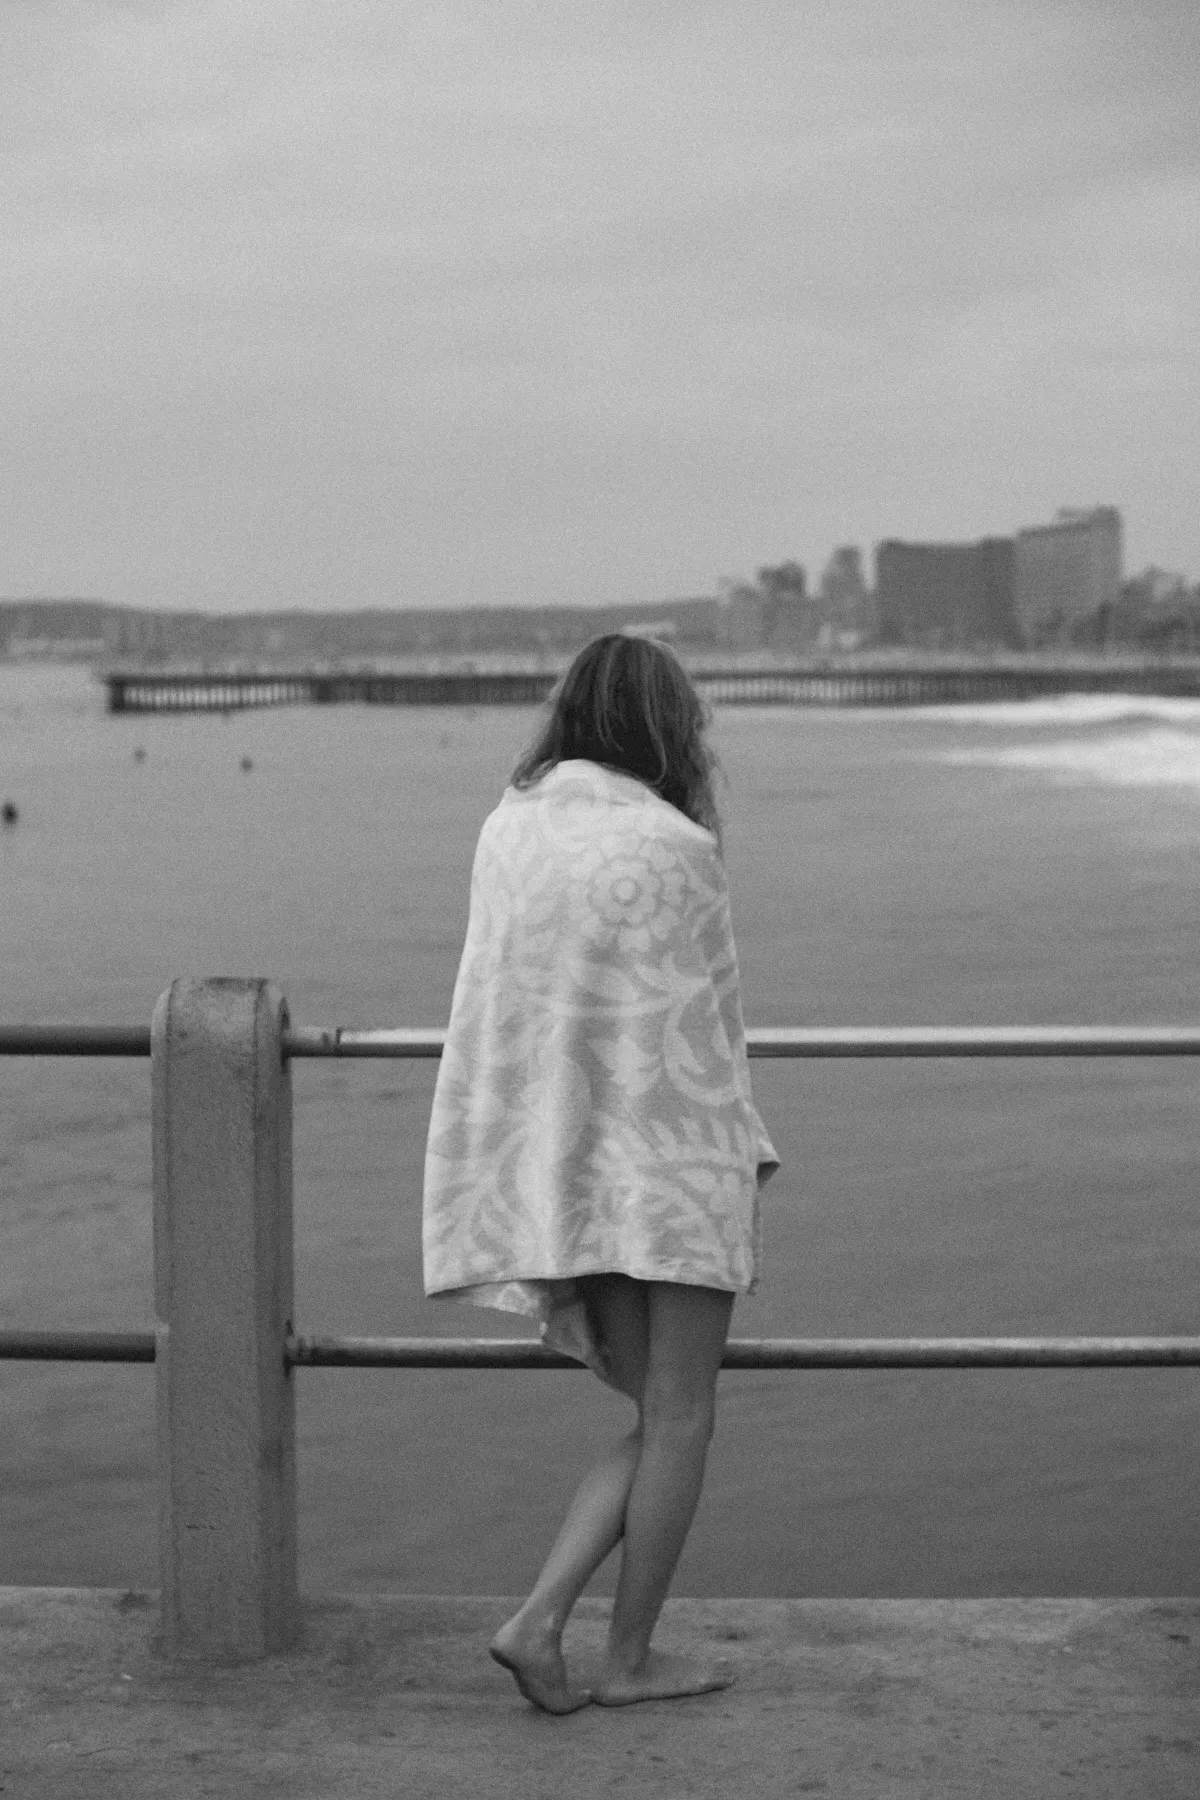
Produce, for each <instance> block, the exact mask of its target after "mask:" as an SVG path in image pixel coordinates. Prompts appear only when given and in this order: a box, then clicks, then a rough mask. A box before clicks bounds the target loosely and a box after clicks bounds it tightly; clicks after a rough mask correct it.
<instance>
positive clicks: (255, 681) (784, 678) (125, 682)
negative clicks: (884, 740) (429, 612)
mask: <svg viewBox="0 0 1200 1800" xmlns="http://www.w3.org/2000/svg"><path fill="white" fill-rule="evenodd" d="M556 679H557V675H556V673H555V671H553V670H546V669H451V670H405V671H400V672H396V671H392V672H372V671H360V672H357V673H354V672H348V671H342V672H334V673H329V672H324V673H322V672H319V671H299V672H296V673H291V674H284V673H279V674H261V673H259V674H229V673H212V674H204V673H172V672H153V673H149V672H141V673H119V672H114V673H112V674H109V675H106V676H105V677H104V680H105V686H106V688H107V692H108V710H109V712H111V713H184V712H188V713H191V712H216V713H229V712H235V711H241V710H242V709H244V708H246V707H263V706H296V705H305V704H308V705H322V706H331V705H345V704H351V703H356V704H359V705H366V706H538V705H540V704H541V703H542V701H544V700H545V699H546V697H547V696H548V695H549V693H550V691H551V689H552V688H553V686H554V683H555V681H556ZM692 679H693V680H694V682H695V683H696V686H697V687H698V688H699V689H700V691H701V692H702V693H703V694H704V695H705V697H706V698H707V699H708V700H710V701H712V702H714V703H715V704H718V705H729V706H889V707H890V706H946V705H955V704H961V703H963V702H971V701H974V702H979V701H995V700H1035V699H1041V698H1049V697H1053V696H1056V695H1061V694H1129V693H1133V694H1161V695H1167V696H1174V697H1179V698H1200V663H1159V664H1154V663H1142V662H1137V663H1134V662H1115V661H1114V662H1108V663H1079V664H1070V663H1060V664H1027V665H1021V664H1018V663H1014V664H1002V665H989V664H982V665H962V666H957V667H949V666H939V665H932V664H931V665H929V666H923V667H911V666H903V665H885V664H880V665H877V666H872V665H865V664H864V665H856V666H853V667H849V666H848V667H841V668H838V667H825V666H822V665H815V664H795V665H792V666H787V667H784V666H778V667H761V668H724V669H722V668H697V669H693V670H692Z"/></svg>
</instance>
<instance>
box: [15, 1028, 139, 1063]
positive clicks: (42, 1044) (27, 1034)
mask: <svg viewBox="0 0 1200 1800" xmlns="http://www.w3.org/2000/svg"><path fill="white" fill-rule="evenodd" d="M149 1054H150V1027H149V1026H148V1025H0V1056H149Z"/></svg>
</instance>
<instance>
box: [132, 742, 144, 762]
mask: <svg viewBox="0 0 1200 1800" xmlns="http://www.w3.org/2000/svg"><path fill="white" fill-rule="evenodd" d="M133 760H134V762H145V760H146V751H145V748H144V747H143V745H141V744H139V745H138V747H137V749H136V750H135V751H134V753H133Z"/></svg>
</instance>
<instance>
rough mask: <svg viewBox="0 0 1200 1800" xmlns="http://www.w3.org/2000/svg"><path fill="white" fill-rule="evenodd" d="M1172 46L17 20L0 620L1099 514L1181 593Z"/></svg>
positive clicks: (929, 21) (812, 546)
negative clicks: (47, 605)
mask: <svg viewBox="0 0 1200 1800" xmlns="http://www.w3.org/2000/svg"><path fill="white" fill-rule="evenodd" d="M1198 89H1200V13H1198V12H1197V10H1196V8H1195V7H1194V5H1192V4H1191V0H1149V3H1145V4H1140V5H1135V4H1132V3H1131V0H1092V3H1091V4H1089V5H1087V6H1081V5H1078V4H1071V3H1068V0H1050V3H1048V4H1043V5H1041V6H1039V7H1036V8H1034V7H1030V6H1028V5H1024V4H1019V3H1018V0H998V3H997V4H996V5H995V6H992V7H989V8H986V9H980V8H978V7H977V6H973V5H970V4H967V3H966V0H903V3H902V4H900V5H899V6H884V5H882V4H880V3H878V0H851V3H850V4H848V5H847V6H845V7H843V8H839V9H836V11H834V12H829V13H822V14H821V15H820V16H811V15H810V13H809V10H808V9H798V8H794V7H792V6H789V5H784V4H782V0H754V3H752V4H750V5H748V6H746V7H743V8H738V9H732V8H723V7H720V6H718V5H716V4H715V3H706V0H695V3H684V0H679V3H673V4H667V3H665V0H664V3H662V4H653V5H649V6H638V7H633V6H632V5H623V4H621V5H619V4H612V3H609V4H602V5H600V6H594V7H583V6H581V5H569V6H567V7H564V8H560V9H555V10H554V11H553V12H552V13H550V14H547V11H546V9H539V8H535V7H533V6H532V5H527V4H516V3H506V4H502V5H501V6H499V7H494V6H493V7H485V6H482V5H474V4H468V5H464V6H462V7H459V8H455V9H454V10H453V13H452V15H450V16H447V15H446V13H445V11H444V10H443V9H436V8H433V7H425V6H414V7H408V8H404V9H399V10H397V9H392V8H389V7H386V6H385V5H384V4H383V3H382V0H363V3H362V4H360V5H358V6H356V7H354V8H335V7H333V6H332V5H331V4H328V3H327V0H314V3H313V4H311V5H308V6H306V7H305V8H303V9H299V10H297V9H290V8H284V7H283V6H282V5H281V4H279V0H262V3H261V4H258V5H256V6H255V7H254V8H252V9H246V8H242V7H236V6H234V5H233V4H232V0H196V4H194V5H193V6H190V7H189V8H186V9H185V8H181V7H173V6H163V7H154V6H149V5H137V6H134V5H116V4H107V3H104V0H80V3H79V4H76V5H73V6H71V7H67V6H57V5H50V6H47V7H39V8H36V9H35V8H21V7H14V8H8V9H5V11H4V15H3V18H2V19H0V150H2V152H3V169H2V173H0V186H2V190H3V199H4V205H3V208H2V210H0V218H2V219H3V221H4V223H3V225H2V226H0V232H2V239H0V248H2V249H3V254H4V268H5V273H4V275H3V276H2V277H0V281H3V283H4V287H5V297H6V331H5V333H4V334H3V337H2V338H0V381H2V382H3V385H4V391H5V393H6V404H7V410H8V417H9V431H8V433H7V434H6V440H5V443H4V446H3V447H2V448H0V494H3V496H4V498H3V500H2V501H0V517H2V519H3V526H4V529H3V531H0V592H4V593H6V594H11V595H22V596H32V595H53V594H72V593H75V594H78V593H85V594H96V595H103V596H104V597H105V598H106V599H109V600H111V601H112V602H113V603H114V604H118V605H133V606H140V607H144V608H159V607H161V608H166V609H173V608H178V609H180V610H187V609H197V608H198V609H201V610H204V611H209V612H233V611H241V610H262V611H271V610H277V609H279V608H281V607H290V606H299V607H302V608H305V609H309V610H324V609H330V610H339V609H343V608H345V609H354V608H359V607H392V606H401V607H406V606H455V605H463V606H469V605H481V604H495V605H498V606H505V605H514V604H524V605H530V606H543V605H550V604H556V603H558V604H564V603H565V604H579V605H601V604H611V605H618V606H619V605H636V604H640V603H647V602H652V601H653V600H654V599H655V597H656V596H674V595H685V594H702V593H712V592H714V591H717V589H718V588H719V586H720V583H721V582H722V580H723V579H724V580H726V581H729V582H734V583H736V582H738V581H741V580H745V579H747V578H749V577H750V576H751V574H752V572H753V571H754V570H755V569H756V568H757V567H759V566H762V565H764V564H773V563H778V562H780V561H782V560H783V559H786V558H788V557H799V558H801V559H802V560H803V561H804V562H805V563H806V565H807V567H808V568H809V570H810V573H811V574H812V575H813V576H814V577H815V575H816V574H817V573H818V572H819V570H820V568H821V567H822V566H823V564H824V561H825V560H826V558H827V557H828V556H829V555H830V554H831V553H832V552H833V550H834V549H835V548H837V547H838V546H841V545H845V544H864V545H871V544H872V543H874V542H878V541H880V540H881V539H882V538H885V537H895V538H898V539H904V540H913V541H923V542H937V541H947V540H950V541H957V540H977V539H979V538H982V537H984V536H989V535H993V536H995V535H1011V534H1015V533H1016V532H1017V531H1018V530H1019V529H1020V528H1021V527H1022V526H1025V525H1028V524H1030V523H1031V522H1033V521H1036V520H1038V519H1042V518H1049V517H1050V516H1052V514H1053V512H1054V510H1055V509H1056V508H1057V507H1059V506H1083V507H1087V506H1093V505H1099V504H1103V503H1105V502H1108V501H1112V502H1114V503H1116V504H1118V505H1119V506H1120V509H1121V513H1122V517H1123V520H1124V523H1125V546H1126V567H1127V568H1128V569H1137V568H1141V567H1143V566H1145V565H1146V564H1149V563H1155V564H1160V565H1162V566H1164V567H1166V568H1169V569H1178V570H1180V571H1181V572H1182V573H1183V574H1185V575H1186V576H1187V578H1188V579H1189V580H1194V579H1195V578H1196V577H1197V575H1200V516H1198V514H1197V510H1196V508H1195V505H1194V499H1193V490H1194V486H1195V470H1196V467H1197V463H1198V461H1200V380H1198V379H1197V377H1198V376H1200V325H1198V323H1197V321H1198V320H1200V304H1198V302H1197V293H1198V291H1200V242H1198V241H1197V234H1196V233H1195V231H1194V220H1195V218H1196V217H1197V216H1198V215H1200V144H1198V141H1197V139H1196V134H1195V130H1194V119H1195V114H1196V102H1197V99H1198V98H1200V93H1198Z"/></svg>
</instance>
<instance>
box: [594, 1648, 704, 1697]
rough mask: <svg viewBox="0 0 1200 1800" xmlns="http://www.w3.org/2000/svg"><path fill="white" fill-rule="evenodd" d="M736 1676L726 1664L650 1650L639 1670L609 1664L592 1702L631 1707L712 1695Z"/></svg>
mask: <svg viewBox="0 0 1200 1800" xmlns="http://www.w3.org/2000/svg"><path fill="white" fill-rule="evenodd" d="M735 1680H736V1676H735V1675H734V1673H733V1671H732V1670H731V1669H730V1668H729V1666H728V1664H726V1663H706V1662H701V1661H699V1660H698V1659H696V1658H694V1657H691V1656H673V1655H671V1653H670V1652H669V1651H665V1650H651V1652H650V1654H649V1655H648V1656H647V1658H646V1660H645V1662H644V1663H643V1664H642V1666H641V1668H639V1669H636V1670H632V1671H631V1670H629V1669H623V1668H621V1666H620V1665H619V1664H618V1663H614V1662H612V1661H610V1662H609V1663H608V1664H607V1666H606V1668H605V1671H604V1674H603V1675H602V1676H601V1678H600V1680H599V1681H598V1682H597V1683H596V1686H595V1687H594V1688H593V1689H592V1699H593V1700H594V1701H595V1702H596V1704H597V1706H632V1705H633V1704H634V1702H635V1701H638V1700H682V1699H684V1698H685V1697H686V1696H687V1695H688V1694H715V1693H717V1692H718V1691H719V1690H720V1689H721V1688H727V1687H732V1685H733V1683H734V1681H735Z"/></svg>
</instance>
